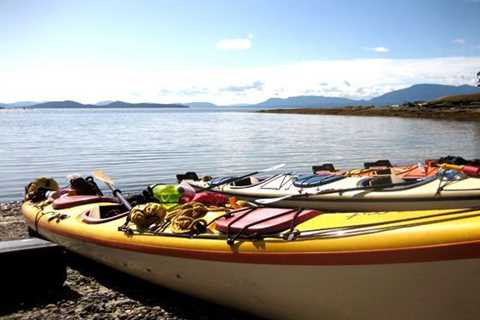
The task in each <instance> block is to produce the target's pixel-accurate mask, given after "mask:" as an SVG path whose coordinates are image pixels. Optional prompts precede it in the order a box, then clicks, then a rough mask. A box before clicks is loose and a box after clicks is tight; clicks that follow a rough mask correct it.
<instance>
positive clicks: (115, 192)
mask: <svg viewBox="0 0 480 320" xmlns="http://www.w3.org/2000/svg"><path fill="white" fill-rule="evenodd" d="M93 176H94V177H95V178H97V179H98V180H100V181H102V182H103V183H105V184H106V185H107V186H108V187H109V188H110V190H112V194H113V196H114V197H116V198H117V199H118V200H120V202H121V203H122V204H123V205H124V206H125V208H127V209H128V210H131V209H132V206H131V205H130V203H129V202H128V201H127V199H125V197H124V196H123V195H122V192H121V191H120V190H118V189H117V188H115V183H114V182H113V180H112V179H111V178H110V177H109V176H107V175H106V174H105V173H104V172H103V171H100V170H95V171H93Z"/></svg>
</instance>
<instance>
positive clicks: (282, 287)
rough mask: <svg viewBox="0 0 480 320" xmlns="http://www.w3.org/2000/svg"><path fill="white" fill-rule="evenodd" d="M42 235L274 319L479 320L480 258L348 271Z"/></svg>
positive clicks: (347, 267)
mask: <svg viewBox="0 0 480 320" xmlns="http://www.w3.org/2000/svg"><path fill="white" fill-rule="evenodd" d="M42 233H43V234H44V235H45V236H47V237H48V238H51V239H52V240H53V241H55V242H57V243H60V244H62V245H64V246H65V247H66V248H68V249H70V250H72V251H74V252H77V253H79V254H81V255H84V256H86V257H90V258H93V259H95V260H97V261H98V262H101V263H103V264H106V265H109V266H111V267H113V268H115V269H118V270H121V271H124V272H127V273H129V274H131V275H134V276H137V277H140V278H143V279H145V280H148V281H151V282H153V283H156V284H159V285H162V286H165V287H168V288H172V289H174V290H178V291H180V292H184V293H187V294H191V295H193V296H197V297H200V298H203V299H206V300H210V301H212V302H215V303H218V304H223V305H227V306H231V307H234V308H238V309H241V310H244V311H247V312H251V313H254V314H258V315H261V316H263V317H267V318H271V319H295V320H296V319H302V320H303V319H305V320H306V319H322V320H328V319H368V320H370V319H387V318H388V319H389V320H395V319H399V320H405V319H436V320H443V319H445V320H447V319H448V320H451V319H465V320H467V319H468V320H469V319H472V320H473V319H475V320H476V319H478V317H479V314H480V304H479V303H478V292H480V278H479V276H478V275H479V274H480V259H468V260H452V261H440V262H425V263H403V264H384V265H379V264H377V265H343V266H299V265H267V264H247V263H226V262H214V261H205V260H195V259H186V258H175V257H169V256H162V255H154V254H147V253H141V252H134V251H127V250H121V249H113V248H109V247H103V246H99V245H96V244H92V243H88V242H83V241H79V240H75V239H69V238H66V237H63V236H59V235H56V234H52V233H49V232H42Z"/></svg>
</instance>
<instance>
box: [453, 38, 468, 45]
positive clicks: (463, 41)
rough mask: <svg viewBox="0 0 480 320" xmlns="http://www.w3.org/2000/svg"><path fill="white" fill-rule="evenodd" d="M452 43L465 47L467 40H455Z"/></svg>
mask: <svg viewBox="0 0 480 320" xmlns="http://www.w3.org/2000/svg"><path fill="white" fill-rule="evenodd" d="M452 43H453V44H456V45H459V46H463V45H464V44H465V39H461V38H458V39H453V40H452Z"/></svg>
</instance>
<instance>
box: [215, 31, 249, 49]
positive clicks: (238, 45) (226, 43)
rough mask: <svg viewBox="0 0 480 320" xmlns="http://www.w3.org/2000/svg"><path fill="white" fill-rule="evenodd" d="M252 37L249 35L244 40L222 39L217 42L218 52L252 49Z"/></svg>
mask: <svg viewBox="0 0 480 320" xmlns="http://www.w3.org/2000/svg"><path fill="white" fill-rule="evenodd" d="M252 38H253V36H252V35H251V34H249V35H248V36H247V37H246V38H237V39H224V40H220V41H219V42H217V45H216V48H217V49H219V50H247V49H250V48H251V47H252Z"/></svg>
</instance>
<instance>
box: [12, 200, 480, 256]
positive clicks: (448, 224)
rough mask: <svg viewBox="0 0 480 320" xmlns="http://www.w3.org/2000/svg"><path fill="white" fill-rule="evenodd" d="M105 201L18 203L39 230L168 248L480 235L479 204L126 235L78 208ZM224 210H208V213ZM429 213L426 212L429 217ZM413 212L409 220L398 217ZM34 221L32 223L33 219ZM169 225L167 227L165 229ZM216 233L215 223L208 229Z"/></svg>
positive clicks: (309, 247)
mask: <svg viewBox="0 0 480 320" xmlns="http://www.w3.org/2000/svg"><path fill="white" fill-rule="evenodd" d="M102 205H111V204H110V203H95V204H85V205H79V206H76V207H73V208H69V209H62V210H54V209H53V208H52V206H51V205H48V206H46V207H44V208H43V209H39V208H37V207H36V206H35V205H33V204H32V203H30V202H25V203H24V204H23V206H22V211H23V214H24V216H25V218H26V220H27V223H28V224H29V226H30V227H31V228H33V229H35V230H37V229H38V231H39V232H40V233H41V234H42V231H44V230H45V231H48V232H51V233H59V234H62V235H65V236H67V237H68V236H75V237H77V238H81V239H82V240H83V241H90V240H91V241H102V242H104V243H111V244H113V243H115V244H117V245H119V246H122V245H124V244H125V245H128V244H138V245H142V246H144V247H162V248H168V249H183V250H198V251H207V252H208V251H210V252H232V251H234V250H235V251H236V252H251V253H260V252H269V253H276V252H291V253H305V252H338V251H376V250H384V249H402V248H412V247H424V246H435V245H444V244H454V243H465V242H476V241H478V240H480V210H473V209H472V210H468V209H456V210H422V211H402V212H355V213H325V214H320V215H319V216H317V217H315V218H312V219H310V220H308V221H306V222H304V223H302V224H300V225H298V226H297V227H296V229H297V230H299V231H306V230H312V229H325V230H326V231H329V230H330V229H332V228H336V229H333V231H335V232H334V235H335V236H334V237H327V238H325V237H323V238H312V239H297V240H292V241H288V240H283V239H279V238H265V239H263V240H257V241H250V240H241V241H239V242H238V243H237V245H236V246H235V247H234V248H232V247H231V246H229V245H228V244H227V243H226V241H225V240H224V239H205V238H184V237H169V236H160V235H151V234H138V233H135V234H133V235H127V234H125V233H124V232H121V231H118V227H119V226H120V225H122V224H123V223H124V222H125V217H123V218H119V219H116V220H113V221H110V222H104V223H99V224H87V223H85V222H83V221H82V219H81V217H80V216H81V214H82V213H83V212H85V211H86V210H89V209H92V208H95V207H97V206H102ZM59 213H64V214H67V215H68V217H67V218H65V219H56V218H53V219H52V217H55V216H57V215H58V214H59ZM222 213H223V212H210V213H209V214H208V215H207V220H208V219H213V218H214V217H216V216H218V215H220V214H222ZM429 216H430V217H429ZM409 218H412V220H410V221H401V220H405V219H409ZM35 221H36V223H35ZM372 223H380V224H381V225H377V226H371V227H368V226H367V227H363V228H361V226H362V225H367V224H372ZM357 226H358V227H359V228H360V229H357V230H359V231H360V232H359V234H358V235H348V234H345V232H343V231H342V230H339V229H338V228H343V227H345V228H346V230H348V228H349V227H357ZM168 231H169V230H168V229H167V230H166V232H168ZM210 231H211V232H212V233H216V231H215V230H214V228H213V227H212V228H211V229H210Z"/></svg>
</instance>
